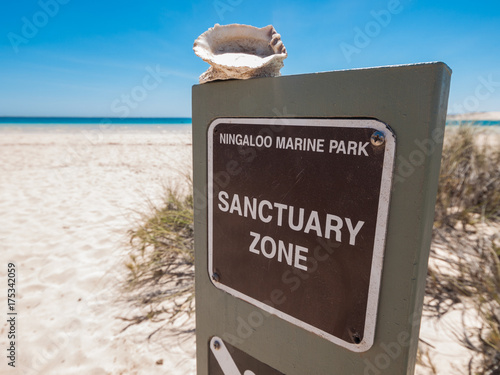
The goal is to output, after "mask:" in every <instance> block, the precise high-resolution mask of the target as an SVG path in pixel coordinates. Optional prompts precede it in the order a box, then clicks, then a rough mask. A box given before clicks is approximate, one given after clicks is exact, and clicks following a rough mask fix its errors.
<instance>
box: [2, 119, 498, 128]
mask: <svg viewBox="0 0 500 375" xmlns="http://www.w3.org/2000/svg"><path fill="white" fill-rule="evenodd" d="M48 125H50V126H71V125H78V126H89V127H101V128H102V127H115V126H118V127H119V126H130V125H132V126H137V125H145V126H148V125H150V126H188V125H191V118H190V117H163V118H162V117H155V118H151V117H144V118H95V117H0V127H4V126H20V127H26V126H29V127H43V126H48ZM446 125H449V126H457V125H475V126H500V121H478V120H475V121H461V120H448V121H446Z"/></svg>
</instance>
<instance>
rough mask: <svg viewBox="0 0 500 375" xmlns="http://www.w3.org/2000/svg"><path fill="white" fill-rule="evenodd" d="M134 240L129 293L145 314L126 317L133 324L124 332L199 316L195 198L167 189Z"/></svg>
mask: <svg viewBox="0 0 500 375" xmlns="http://www.w3.org/2000/svg"><path fill="white" fill-rule="evenodd" d="M129 239H130V252H129V259H128V261H127V262H126V264H125V265H126V267H127V268H128V270H129V276H128V278H127V282H126V285H125V291H126V295H127V299H128V300H129V301H130V302H132V303H133V304H134V305H135V306H137V307H139V311H140V313H138V314H136V315H134V316H133V317H129V318H125V317H122V318H121V319H123V320H125V321H128V322H129V324H128V325H127V326H126V327H125V328H124V330H125V329H127V328H128V327H130V326H132V325H135V324H139V323H142V322H144V321H153V322H162V321H164V322H165V323H173V322H174V321H175V320H176V319H177V318H179V317H180V316H184V315H188V316H190V315H191V314H193V313H194V245H193V196H192V194H187V195H186V194H184V193H182V192H180V191H179V189H175V188H167V189H166V192H165V195H164V197H163V199H162V200H161V202H160V204H158V205H150V210H149V212H148V213H145V214H143V215H142V220H141V222H140V224H139V225H138V226H137V227H136V228H134V229H132V230H130V231H129ZM160 329H161V327H160ZM157 331H158V330H155V331H154V332H152V333H150V335H149V336H148V337H149V338H150V337H151V336H152V335H153V334H154V333H156V332H157Z"/></svg>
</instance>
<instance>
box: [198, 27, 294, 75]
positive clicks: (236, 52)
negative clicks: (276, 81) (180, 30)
mask: <svg viewBox="0 0 500 375" xmlns="http://www.w3.org/2000/svg"><path fill="white" fill-rule="evenodd" d="M193 50H194V53H196V55H198V56H199V57H201V58H202V59H203V61H206V62H207V63H209V64H210V65H211V66H210V68H208V70H207V71H206V72H205V73H203V74H202V75H201V76H200V83H206V82H210V81H215V80H219V79H221V80H224V79H248V78H254V77H277V76H279V75H280V69H281V68H282V67H283V60H284V59H286V57H287V52H286V48H285V46H284V45H283V42H282V41H281V35H280V34H278V33H277V32H276V30H275V29H274V27H273V26H272V25H269V26H266V27H262V28H260V29H259V28H257V27H254V26H249V25H239V24H232V25H223V26H221V25H219V24H215V26H214V27H212V28H210V29H208V30H207V31H205V32H204V33H203V34H201V35H200V36H199V37H198V38H197V39H196V40H195V42H194V45H193Z"/></svg>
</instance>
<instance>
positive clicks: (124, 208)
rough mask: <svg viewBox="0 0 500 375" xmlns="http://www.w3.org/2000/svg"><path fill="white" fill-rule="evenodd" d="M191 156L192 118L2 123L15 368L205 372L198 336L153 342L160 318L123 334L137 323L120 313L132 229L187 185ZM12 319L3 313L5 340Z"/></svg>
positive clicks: (0, 330)
mask: <svg viewBox="0 0 500 375" xmlns="http://www.w3.org/2000/svg"><path fill="white" fill-rule="evenodd" d="M190 163H191V134H190V128H189V127H184V128H183V129H174V130H168V127H167V129H155V128H152V127H150V128H147V130H137V129H135V130H131V129H128V130H127V129H125V128H122V129H118V130H111V129H86V130H82V129H81V128H75V129H69V130H68V128H54V129H52V130H50V131H48V130H47V128H45V129H35V128H33V129H31V130H29V131H20V130H19V129H17V130H16V129H14V128H8V127H4V128H0V170H1V172H0V174H1V176H2V178H1V179H0V196H1V197H2V199H1V200H0V222H1V230H0V241H1V243H2V251H1V253H0V258H1V264H2V267H1V269H0V279H1V280H6V273H7V262H13V263H15V264H16V270H17V285H16V288H17V295H16V311H17V312H18V315H17V317H16V318H17V334H18V337H17V361H16V369H15V370H12V371H9V373H12V374H30V375H31V374H51V375H52V374H65V375H68V374H93V375H97V374H193V373H194V372H195V360H194V354H195V345H194V337H190V338H189V340H188V341H183V340H184V339H183V340H180V338H179V337H177V336H175V335H173V336H172V337H170V338H165V335H164V337H163V339H161V340H151V341H149V342H148V341H146V335H145V334H144V333H145V332H147V331H148V330H149V328H151V329H150V330H151V331H152V330H153V328H154V327H147V326H144V325H141V326H140V327H131V328H129V329H127V330H126V331H124V332H123V333H120V331H121V330H122V329H123V328H124V326H125V325H126V324H125V322H123V321H122V320H120V319H118V317H120V316H125V315H130V314H131V313H133V311H131V310H132V307H131V306H130V305H129V304H127V303H126V302H123V301H121V300H120V293H121V291H120V285H121V281H122V280H123V279H124V277H126V269H125V267H124V261H125V259H126V252H127V238H126V234H127V231H128V230H129V229H131V228H133V227H134V223H135V222H136V220H137V219H138V212H144V211H145V210H147V204H148V200H154V199H155V198H159V197H160V196H161V193H162V186H164V185H165V186H168V185H171V184H176V183H182V180H183V179H182V177H180V176H179V172H185V171H187V170H189V168H190ZM1 300H2V305H3V306H6V305H7V303H6V301H5V297H4V296H2V299H1ZM147 324H149V323H147ZM185 326H186V327H194V322H193V320H191V321H188V322H186V323H185ZM7 329H8V327H7V322H5V321H4V322H3V323H2V324H1V326H0V346H1V347H2V348H7V347H8V346H7V333H6V332H7ZM167 336H168V334H167ZM4 362H5V361H4ZM157 363H158V364H157ZM4 365H5V363H3V364H2V368H3V369H5V367H4ZM2 371H3V370H2Z"/></svg>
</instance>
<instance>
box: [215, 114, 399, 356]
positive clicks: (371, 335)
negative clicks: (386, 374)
mask: <svg viewBox="0 0 500 375" xmlns="http://www.w3.org/2000/svg"><path fill="white" fill-rule="evenodd" d="M221 123H224V124H241V125H270V126H319V127H334V128H370V129H373V130H375V131H380V132H382V133H384V136H385V154H384V162H383V167H382V180H381V186H380V196H379V205H378V212H377V224H376V230H375V239H374V248H373V258H372V266H371V274H370V284H369V289H368V301H367V306H366V317H365V331H364V335H363V340H362V341H361V342H360V343H359V344H353V343H351V342H347V341H344V340H342V339H340V338H338V337H336V336H334V335H332V334H330V333H328V332H325V331H323V330H321V329H319V328H316V327H314V326H312V325H310V324H308V323H306V322H303V321H301V320H299V319H297V318H295V317H293V316H291V315H288V314H286V313H284V312H283V311H280V310H277V309H275V308H273V307H271V306H269V305H266V304H264V303H262V302H260V301H258V300H256V299H254V298H252V297H250V296H247V295H246V294H243V293H241V292H239V291H237V290H235V289H232V288H230V287H228V286H226V285H224V284H222V283H220V282H216V281H214V280H213V279H212V271H213V198H214V197H213V191H212V190H213V175H214V171H213V141H214V138H213V136H214V128H215V127H216V126H217V125H219V124H221ZM207 142H208V145H207V146H208V155H207V164H208V184H207V189H208V277H209V279H210V280H211V281H212V283H213V285H214V286H215V287H217V288H218V289H221V290H223V291H225V292H227V293H229V294H231V295H233V296H235V297H237V298H240V299H242V300H244V301H246V302H248V303H250V304H252V305H254V306H257V307H259V308H260V309H262V310H264V311H267V312H268V313H270V314H273V315H276V316H278V317H280V318H282V319H284V320H286V321H288V322H290V323H292V324H294V325H296V326H299V327H301V328H303V329H305V330H307V331H309V332H312V333H315V334H316V335H318V336H320V337H323V338H324V339H326V340H328V341H330V342H332V343H334V344H337V345H339V346H341V347H344V348H346V349H349V350H351V351H353V352H365V351H367V350H368V349H370V348H371V347H372V346H373V343H374V339H375V326H376V322H377V309H378V300H379V294H380V282H381V279H382V266H383V261H384V249H385V239H386V234H387V221H388V215H389V202H390V196H391V186H392V175H393V169H394V158H395V151H396V136H395V134H394V133H393V132H392V130H391V129H390V128H389V127H388V126H387V125H386V124H384V123H383V122H381V121H379V120H376V119H345V118H340V119H335V118H331V119H318V118H283V117H281V118H217V119H215V120H213V121H212V122H211V124H210V126H209V128H208V139H207Z"/></svg>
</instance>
